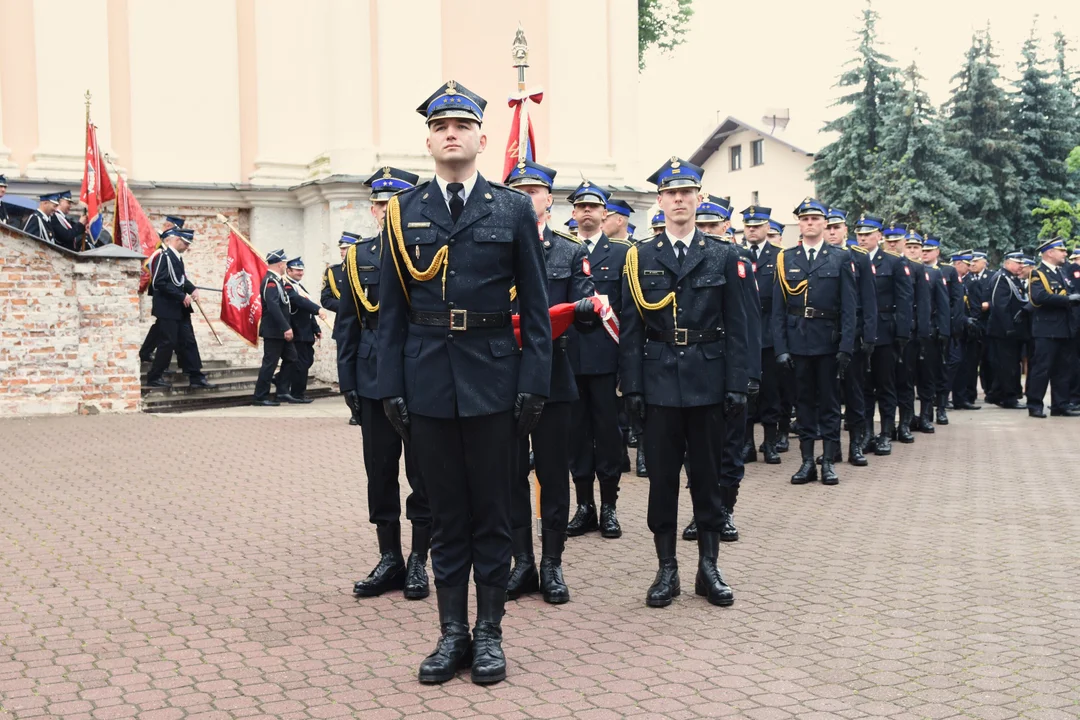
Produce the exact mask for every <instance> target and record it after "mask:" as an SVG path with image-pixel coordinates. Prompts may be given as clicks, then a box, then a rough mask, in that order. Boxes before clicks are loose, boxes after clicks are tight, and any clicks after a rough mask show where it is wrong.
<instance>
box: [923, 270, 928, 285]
mask: <svg viewBox="0 0 1080 720" xmlns="http://www.w3.org/2000/svg"><path fill="white" fill-rule="evenodd" d="M923 275H925V276H926V282H930V272H929V271H927V272H924V273H923Z"/></svg>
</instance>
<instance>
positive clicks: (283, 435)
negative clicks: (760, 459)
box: [0, 400, 1080, 720]
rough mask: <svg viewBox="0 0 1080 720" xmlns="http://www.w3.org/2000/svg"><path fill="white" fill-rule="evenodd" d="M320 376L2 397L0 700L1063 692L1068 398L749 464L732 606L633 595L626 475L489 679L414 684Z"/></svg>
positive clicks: (1079, 514) (188, 707)
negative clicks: (812, 473)
mask: <svg viewBox="0 0 1080 720" xmlns="http://www.w3.org/2000/svg"><path fill="white" fill-rule="evenodd" d="M333 402H334V403H337V405H334V404H330V401H327V404H326V405H325V406H323V408H322V410H319V411H307V412H308V413H309V414H308V416H307V417H292V416H290V415H289V413H288V412H287V410H288V409H287V408H283V409H282V412H281V413H280V414H278V415H276V416H275V415H274V414H272V413H261V414H260V415H259V416H258V417H230V416H228V413H216V414H207V415H187V416H171V417H160V416H159V417H155V416H145V415H133V416H98V417H68V418H58V419H34V420H4V421H0V439H2V445H3V448H4V462H3V464H2V465H0V573H2V574H0V718H2V719H3V720H12V719H14V718H19V719H20V720H21V719H23V718H32V717H50V718H65V719H72V720H74V719H75V718H100V719H101V720H106V719H108V718H124V717H137V718H141V719H142V720H172V719H177V720H179V719H180V718H191V719H194V718H200V719H203V718H207V719H209V718H233V717H236V718H239V717H267V718H270V717H272V718H334V717H350V716H351V717H363V718H397V717H405V716H407V717H409V718H466V717H480V716H490V717H498V718H503V719H505V720H515V719H517V718H557V717H574V718H583V719H586V720H601V719H604V718H620V717H666V718H697V717H723V716H730V717H746V718H755V719H758V720H767V719H769V718H787V717H797V718H805V719H813V718H826V717H842V718H856V717H890V718H898V719H899V718H948V717H974V718H1013V717H1026V718H1042V719H1045V720H1052V719H1053V718H1066V717H1078V716H1080V581H1078V580H1077V565H1078V562H1077V557H1078V555H1080V552H1078V550H1080V537H1078V536H1080V532H1078V531H1080V519H1078V518H1080V489H1078V481H1077V474H1076V468H1077V460H1078V459H1080V451H1078V450H1077V442H1076V441H1077V438H1080V420H1070V419H1068V418H1051V419H1047V420H1041V421H1037V420H1029V419H1028V418H1027V417H1026V414H1024V413H1020V412H1008V411H1003V410H997V409H984V410H982V411H980V412H977V413H975V412H969V413H961V412H954V413H952V418H953V423H952V424H951V425H950V426H949V427H947V428H939V429H938V433H937V434H936V435H934V436H926V435H919V437H918V441H917V444H915V445H914V446H897V448H896V450H895V451H894V454H893V456H892V457H889V458H872V459H871V467H870V468H868V469H857V468H851V467H849V466H847V465H844V466H843V467H842V468H841V473H842V475H841V478H842V482H841V484H840V486H839V487H835V488H826V487H823V486H822V485H820V484H817V485H812V486H806V487H794V486H792V485H790V484H789V483H788V476H789V475H790V473H791V472H793V471H794V469H795V463H796V458H795V455H794V453H788V454H786V455H785V456H784V463H783V464H782V465H780V466H778V467H773V466H765V465H763V464H761V463H758V464H756V465H753V466H751V467H750V469H749V473H748V478H747V480H746V482H745V483H744V486H743V492H742V495H741V497H740V501H739V505H738V510H737V512H736V521H737V523H738V526H739V528H740V532H741V534H742V541H741V542H739V543H735V544H732V545H725V546H723V547H722V548H721V558H720V564H721V567H722V568H723V571H724V575H725V577H726V578H727V580H728V581H729V582H730V583H731V584H732V585H733V586H734V588H735V592H736V603H735V605H734V606H733V607H731V608H716V607H712V606H710V605H708V604H707V603H705V601H704V600H703V599H702V598H699V597H696V596H695V595H694V594H693V593H692V592H690V593H689V594H687V593H686V592H685V591H684V594H683V595H682V596H681V597H680V598H678V599H677V600H676V602H675V603H674V605H672V606H671V607H669V608H666V609H662V610H654V609H649V608H646V607H645V605H644V595H645V589H646V588H647V587H648V585H649V583H650V582H651V580H652V577H653V572H654V568H655V564H654V562H655V561H654V558H653V552H652V542H651V539H650V536H649V535H648V532H647V530H646V527H645V520H644V518H645V499H646V489H647V482H646V481H643V480H639V479H637V478H635V477H631V476H629V475H628V476H624V478H623V480H624V485H623V493H622V497H621V500H620V515H621V518H622V523H623V527H624V529H625V531H626V532H625V534H624V535H623V537H622V539H620V540H602V539H601V538H600V537H599V536H598V535H595V534H594V535H591V536H586V537H584V538H575V539H571V540H570V541H569V543H568V546H567V553H566V562H565V567H566V576H567V580H568V582H569V585H570V589H571V592H572V594H573V601H572V602H571V603H570V604H567V605H562V606H558V607H555V606H549V605H545V604H544V603H543V602H542V601H541V600H540V599H539V598H538V597H530V598H528V599H525V600H522V601H518V602H515V603H510V604H508V608H509V612H508V615H507V617H506V620H505V622H504V628H505V633H506V643H505V645H506V652H507V655H508V657H509V662H510V670H509V677H508V679H507V680H506V682H504V683H502V684H500V685H497V686H494V687H489V688H481V687H478V686H475V685H472V684H471V683H470V682H469V681H468V679H467V675H465V676H463V677H460V678H459V679H457V680H455V681H452V682H449V683H447V684H445V685H443V686H439V687H428V686H421V685H419V684H418V683H417V682H416V680H415V673H416V667H417V664H418V663H419V661H420V659H421V658H422V657H423V656H424V655H425V654H427V653H428V652H429V651H430V650H431V648H432V647H433V644H434V642H435V639H436V637H437V634H438V628H437V620H436V611H435V598H434V596H432V597H431V598H429V599H428V600H425V601H419V602H407V601H405V600H403V599H402V598H401V597H400V595H398V596H397V597H383V598H378V599H373V600H368V601H364V602H357V601H356V600H355V599H353V597H352V596H351V595H350V592H349V591H350V588H351V584H352V581H353V580H355V579H356V578H358V577H360V576H362V575H364V574H366V573H367V571H368V570H369V569H370V567H371V566H372V565H373V564H374V561H375V534H374V531H373V530H372V527H371V526H370V525H369V524H368V523H367V511H366V503H365V487H364V477H363V473H362V469H361V467H360V457H361V453H360V432H359V430H358V429H356V428H350V427H348V426H347V425H346V424H345V423H344V412H343V408H341V407H339V405H340V400H336V401H333ZM269 457H274V458H280V460H279V461H278V462H275V463H271V462H268V461H267V460H266V458H269ZM688 509H689V498H688V497H686V494H685V493H684V494H683V497H682V505H681V512H682V516H683V518H684V519H685V518H686V517H688ZM679 554H680V558H679V559H680V561H681V563H682V567H683V585H684V587H686V586H687V585H690V586H691V587H692V581H693V568H694V563H695V560H696V551H695V547H694V546H693V545H692V544H690V543H682V542H680V553H679Z"/></svg>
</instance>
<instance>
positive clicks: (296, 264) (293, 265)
mask: <svg viewBox="0 0 1080 720" xmlns="http://www.w3.org/2000/svg"><path fill="white" fill-rule="evenodd" d="M285 267H287V268H290V269H292V270H303V269H304V258H302V257H300V256H299V255H297V256H296V257H294V258H293V259H292V260H290V261H288V262H287V263H285Z"/></svg>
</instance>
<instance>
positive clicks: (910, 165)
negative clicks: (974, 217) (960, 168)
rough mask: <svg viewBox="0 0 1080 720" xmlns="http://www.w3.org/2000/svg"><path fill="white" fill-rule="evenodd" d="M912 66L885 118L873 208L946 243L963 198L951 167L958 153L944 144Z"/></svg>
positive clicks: (956, 228)
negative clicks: (936, 235)
mask: <svg viewBox="0 0 1080 720" xmlns="http://www.w3.org/2000/svg"><path fill="white" fill-rule="evenodd" d="M922 80H923V77H922V75H920V74H919V69H918V67H917V65H916V64H915V63H912V64H911V65H910V66H909V67H908V68H906V69H905V70H904V73H903V83H902V84H901V85H900V86H899V87H898V88H897V91H896V96H895V100H894V101H893V102H892V103H890V106H889V109H888V113H887V115H886V116H885V120H886V122H885V125H884V129H883V132H882V138H881V151H880V153H879V154H878V157H877V160H878V163H877V169H876V173H875V176H874V177H875V180H874V182H873V185H874V188H875V189H876V190H878V191H879V192H880V194H881V197H880V199H879V200H878V202H877V203H876V205H875V207H874V210H875V212H876V213H877V214H880V215H882V216H883V217H885V218H887V219H892V220H895V221H897V222H902V223H904V224H906V225H908V226H909V227H917V228H921V229H923V230H924V231H926V232H933V233H938V234H941V235H942V236H943V237H944V238H945V239H946V241H947V242H948V239H949V238H953V237H955V236H956V235H957V234H958V233H959V231H960V230H961V222H960V214H959V211H960V208H959V204H958V199H959V198H960V197H961V196H962V195H963V193H962V192H961V189H960V186H959V183H957V181H956V180H955V179H954V178H953V176H952V174H951V172H950V168H951V167H953V166H955V165H957V164H958V163H959V162H960V157H959V153H958V152H957V151H956V150H954V149H953V148H951V147H949V146H948V144H947V143H946V142H945V134H944V131H943V129H942V126H941V120H940V118H939V117H938V115H937V112H936V110H935V108H934V106H933V105H932V104H931V102H930V98H929V97H928V96H927V94H926V93H925V92H924V91H923V90H922V87H921V82H922Z"/></svg>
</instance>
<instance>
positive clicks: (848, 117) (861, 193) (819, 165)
mask: <svg viewBox="0 0 1080 720" xmlns="http://www.w3.org/2000/svg"><path fill="white" fill-rule="evenodd" d="M878 19H879V17H878V14H877V13H876V12H875V11H874V9H873V8H872V7H871V5H870V3H869V2H868V3H867V6H866V9H865V10H864V11H863V25H862V28H860V30H859V31H858V32H857V34H856V35H857V38H858V48H857V50H856V56H855V58H853V59H852V60H850V61H849V62H848V63H847V69H846V70H845V71H844V72H843V73H842V74H841V75H840V79H839V80H838V82H837V84H836V86H837V87H839V88H843V89H844V90H845V92H846V93H847V94H845V95H843V96H841V97H840V99H839V100H837V101H836V103H835V105H836V106H849V107H850V109H849V110H848V111H847V113H846V114H844V115H842V116H841V117H839V118H837V119H835V120H832V121H830V122H828V123H826V124H825V127H824V128H823V129H824V131H826V132H836V133H839V137H837V139H836V140H835V141H834V142H832V143H830V144H828V145H826V146H825V147H824V148H822V150H821V151H820V152H819V153H818V154H817V156H816V157H815V159H814V163H813V164H812V165H811V166H810V179H811V180H813V182H814V183H815V185H816V186H817V192H818V195H819V196H820V197H821V198H822V199H824V200H825V201H826V202H828V203H831V204H833V205H835V206H837V207H841V208H844V209H845V210H847V211H849V212H853V213H860V212H869V211H871V210H873V204H874V201H875V199H876V192H875V188H874V187H873V184H872V182H871V178H872V174H873V172H874V168H875V162H876V161H875V155H876V153H877V152H878V146H879V142H880V136H881V133H882V130H883V126H884V122H885V117H884V116H885V110H886V105H887V104H888V102H889V99H890V98H891V95H892V93H893V92H894V82H895V76H896V69H895V68H894V67H893V66H892V65H891V63H892V62H893V59H892V58H890V57H888V56H887V55H885V54H883V53H881V52H880V51H879V50H878V49H877V29H876V26H877V22H878ZM848 90H850V91H849V92H848Z"/></svg>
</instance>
